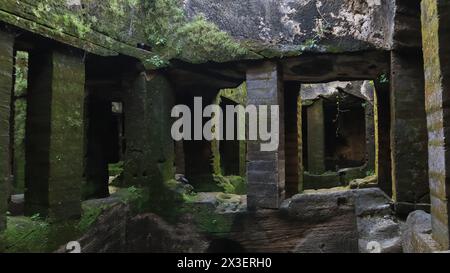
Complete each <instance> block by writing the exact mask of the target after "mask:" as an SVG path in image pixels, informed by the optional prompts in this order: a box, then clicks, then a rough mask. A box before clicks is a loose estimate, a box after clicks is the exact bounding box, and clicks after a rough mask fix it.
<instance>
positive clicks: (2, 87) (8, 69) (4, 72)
mask: <svg viewBox="0 0 450 273" xmlns="http://www.w3.org/2000/svg"><path fill="white" fill-rule="evenodd" d="M13 47H14V36H13V35H10V34H9V33H5V32H3V31H1V30H0V231H2V230H3V229H4V228H5V227H6V211H7V205H8V203H7V201H8V197H9V184H10V183H11V158H10V157H11V151H10V147H11V143H10V141H11V137H10V118H11V97H12V94H11V92H12V90H13V86H12V83H13V63H14V53H13Z"/></svg>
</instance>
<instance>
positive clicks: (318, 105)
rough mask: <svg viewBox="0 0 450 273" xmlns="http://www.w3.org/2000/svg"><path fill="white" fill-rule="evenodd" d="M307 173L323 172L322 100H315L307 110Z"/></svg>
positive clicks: (323, 126)
mask: <svg viewBox="0 0 450 273" xmlns="http://www.w3.org/2000/svg"><path fill="white" fill-rule="evenodd" d="M307 118H308V121H307V124H308V131H307V132H308V138H307V139H308V142H307V143H308V172H310V173H312V174H323V173H324V172H325V116H324V109H323V100H322V99H319V100H316V101H315V102H314V103H313V104H312V105H311V106H309V107H308V108H307Z"/></svg>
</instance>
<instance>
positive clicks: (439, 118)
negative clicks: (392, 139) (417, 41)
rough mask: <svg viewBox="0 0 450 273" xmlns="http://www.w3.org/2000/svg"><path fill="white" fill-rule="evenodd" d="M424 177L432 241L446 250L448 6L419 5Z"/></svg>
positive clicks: (428, 1) (426, 1)
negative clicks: (425, 139)
mask: <svg viewBox="0 0 450 273" xmlns="http://www.w3.org/2000/svg"><path fill="white" fill-rule="evenodd" d="M422 35H423V54H424V66H425V98H426V100H425V103H426V113H427V122H428V160H429V162H428V173H429V182H430V191H431V214H432V228H433V238H434V239H435V240H436V241H437V242H439V244H440V245H441V246H442V248H443V249H444V250H448V249H449V248H450V246H449V237H450V235H449V228H450V226H449V216H450V213H449V212H450V211H449V203H448V200H449V198H450V149H449V147H450V47H449V45H448V41H449V40H450V2H449V1H441V0H437V1H436V0H423V1H422Z"/></svg>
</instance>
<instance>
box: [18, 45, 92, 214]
mask: <svg viewBox="0 0 450 273" xmlns="http://www.w3.org/2000/svg"><path fill="white" fill-rule="evenodd" d="M84 85H85V65H84V62H83V57H82V56H81V55H78V54H74V53H72V52H70V51H69V50H64V51H62V50H61V51H51V52H50V51H40V52H38V51H35V52H33V53H32V54H31V55H30V63H29V91H28V109H27V117H28V118H27V122H26V126H27V128H26V162H27V164H26V170H25V187H26V190H25V213H26V214H27V215H34V214H36V213H39V214H40V215H42V216H48V217H49V218H50V219H52V220H64V219H69V218H74V217H78V216H80V214H81V185H82V180H83V161H84V124H83V122H84V121H83V119H84V99H85V89H84Z"/></svg>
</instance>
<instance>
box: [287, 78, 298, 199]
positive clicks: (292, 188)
mask: <svg viewBox="0 0 450 273" xmlns="http://www.w3.org/2000/svg"><path fill="white" fill-rule="evenodd" d="M284 95H285V97H284V99H285V108H284V115H285V144H284V145H285V151H286V153H285V157H286V197H292V196H293V195H295V194H297V193H298V192H299V188H300V185H299V184H300V176H301V175H300V169H299V164H301V161H300V156H299V155H300V154H301V145H302V143H301V138H299V130H298V128H297V126H298V124H299V123H298V122H299V121H298V118H301V115H298V111H299V110H300V111H301V108H300V109H299V107H298V99H299V96H300V83H297V82H285V84H284ZM300 133H301V131H300Z"/></svg>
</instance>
